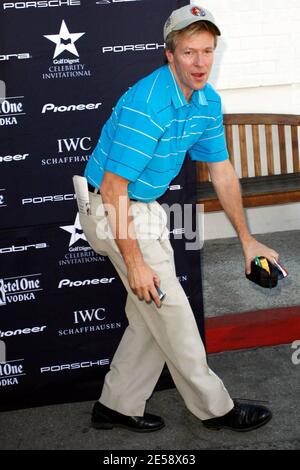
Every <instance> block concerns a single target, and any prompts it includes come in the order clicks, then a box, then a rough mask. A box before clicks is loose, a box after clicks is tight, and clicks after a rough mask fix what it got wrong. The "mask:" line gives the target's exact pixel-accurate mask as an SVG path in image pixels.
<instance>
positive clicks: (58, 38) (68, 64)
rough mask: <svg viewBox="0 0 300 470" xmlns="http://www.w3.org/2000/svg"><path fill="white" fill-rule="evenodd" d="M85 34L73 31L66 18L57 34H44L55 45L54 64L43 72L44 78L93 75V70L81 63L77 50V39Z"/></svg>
mask: <svg viewBox="0 0 300 470" xmlns="http://www.w3.org/2000/svg"><path fill="white" fill-rule="evenodd" d="M85 34H86V33H85V32H80V33H71V32H70V31H69V29H68V26H67V24H66V22H65V20H62V22H61V25H60V30H59V32H58V33H57V34H44V38H46V39H48V40H49V41H51V42H52V43H53V44H54V45H55V49H54V53H53V62H52V63H53V65H51V66H50V67H49V69H48V72H47V73H43V74H42V78H43V79H44V80H51V79H57V78H58V79H63V78H78V77H90V76H91V71H90V70H88V69H86V67H85V65H84V64H82V63H80V58H79V53H78V50H77V41H78V40H79V39H80V38H81V37H82V36H84V35H85ZM75 43H76V45H75ZM74 57H75V58H74Z"/></svg>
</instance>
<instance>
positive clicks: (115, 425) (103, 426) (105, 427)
mask: <svg viewBox="0 0 300 470" xmlns="http://www.w3.org/2000/svg"><path fill="white" fill-rule="evenodd" d="M91 424H92V427H93V428H95V429H103V430H110V429H113V428H122V429H128V430H129V431H134V432H154V431H159V430H160V429H162V428H164V427H165V424H164V423H163V424H161V425H160V426H157V427H156V428H149V429H138V428H132V427H131V426H126V425H125V424H119V423H93V422H92V423H91Z"/></svg>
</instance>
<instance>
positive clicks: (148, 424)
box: [92, 401, 165, 432]
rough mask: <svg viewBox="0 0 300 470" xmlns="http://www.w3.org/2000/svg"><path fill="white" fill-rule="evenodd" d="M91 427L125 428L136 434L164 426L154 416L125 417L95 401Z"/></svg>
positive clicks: (162, 422) (146, 414)
mask: <svg viewBox="0 0 300 470" xmlns="http://www.w3.org/2000/svg"><path fill="white" fill-rule="evenodd" d="M92 426H93V427H94V428H96V429H112V428H114V427H118V428H126V429H130V430H131V431H136V432H151V431H158V430H159V429H162V428H163V427H164V426H165V423H164V421H163V420H162V419H161V418H160V417H159V416H155V415H150V414H149V413H144V416H126V415H123V414H121V413H118V412H117V411H115V410H112V409H111V408H107V407H106V406H104V405H102V403H100V402H99V401H96V403H95V404H94V408H93V413H92Z"/></svg>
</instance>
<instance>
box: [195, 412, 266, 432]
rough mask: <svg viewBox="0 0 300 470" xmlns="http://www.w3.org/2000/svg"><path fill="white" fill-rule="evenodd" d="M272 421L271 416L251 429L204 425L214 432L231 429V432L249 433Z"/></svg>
mask: <svg viewBox="0 0 300 470" xmlns="http://www.w3.org/2000/svg"><path fill="white" fill-rule="evenodd" d="M271 419H272V415H271V416H269V417H268V418H266V419H265V420H264V421H262V422H261V423H259V424H257V425H256V426H251V427H250V428H244V429H237V428H233V427H231V426H214V425H206V424H203V426H204V427H205V428H206V429H212V430H213V431H221V429H230V430H231V431H236V432H248V431H254V429H258V428H260V427H261V426H264V425H265V424H267V423H268V422H269V421H270V420H271Z"/></svg>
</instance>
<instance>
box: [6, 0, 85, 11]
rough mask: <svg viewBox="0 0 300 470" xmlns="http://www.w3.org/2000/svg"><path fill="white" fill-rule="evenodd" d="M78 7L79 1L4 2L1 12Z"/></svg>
mask: <svg viewBox="0 0 300 470" xmlns="http://www.w3.org/2000/svg"><path fill="white" fill-rule="evenodd" d="M78 5H80V0H49V1H40V2H5V3H4V4H3V10H11V9H16V10H24V9H25V8H55V7H64V6H66V7H75V6H78Z"/></svg>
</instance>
